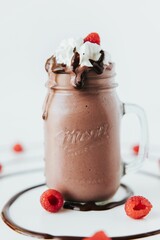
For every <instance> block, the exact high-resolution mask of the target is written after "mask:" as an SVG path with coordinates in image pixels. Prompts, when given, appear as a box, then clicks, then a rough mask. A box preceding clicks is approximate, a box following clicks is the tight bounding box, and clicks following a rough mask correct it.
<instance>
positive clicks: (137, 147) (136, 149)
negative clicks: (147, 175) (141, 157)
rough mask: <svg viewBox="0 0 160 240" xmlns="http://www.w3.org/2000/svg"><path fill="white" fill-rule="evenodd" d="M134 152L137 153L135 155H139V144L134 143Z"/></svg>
mask: <svg viewBox="0 0 160 240" xmlns="http://www.w3.org/2000/svg"><path fill="white" fill-rule="evenodd" d="M132 149H133V153H134V154H135V155H138V153H139V145H138V144H137V145H134V146H133V148H132Z"/></svg>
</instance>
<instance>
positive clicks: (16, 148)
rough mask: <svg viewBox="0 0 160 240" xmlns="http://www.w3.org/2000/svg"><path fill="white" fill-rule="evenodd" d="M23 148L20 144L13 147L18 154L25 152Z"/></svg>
mask: <svg viewBox="0 0 160 240" xmlns="http://www.w3.org/2000/svg"><path fill="white" fill-rule="evenodd" d="M23 150H24V149H23V146H22V145H21V144H20V143H17V144H15V145H14V146H13V151H14V152H16V153H20V152H23Z"/></svg>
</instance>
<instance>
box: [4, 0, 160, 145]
mask: <svg viewBox="0 0 160 240" xmlns="http://www.w3.org/2000/svg"><path fill="white" fill-rule="evenodd" d="M159 9H160V1H159V0H121V1H119V0H112V1H110V0H99V1H97V0H81V1H75V0H61V1H54V0H27V1H26V0H14V1H12V0H0V144H1V145H3V144H12V143H14V142H16V141H22V142H29V143H30V142H31V143H32V142H42V141H43V121H42V119H41V115H42V103H43V99H44V96H45V94H46V89H45V87H44V84H45V81H46V80H47V74H46V72H45V70H44V64H45V61H46V59H47V58H48V57H49V56H51V55H52V54H53V53H54V51H55V49H56V47H57V46H58V43H59V42H60V41H61V40H62V39H64V38H69V37H75V38H77V37H83V36H84V37H85V36H86V35H87V34H88V33H90V32H92V31H96V32H98V33H99V34H100V36H101V43H102V47H103V48H104V49H106V50H107V51H108V52H110V53H111V56H112V61H114V62H115V63H116V72H117V76H116V81H117V82H118V83H119V87H118V89H117V91H118V94H119V97H120V99H121V100H122V101H125V102H133V103H136V104H139V105H141V106H142V107H143V108H144V109H145V111H146V114H147V117H148V123H149V129H150V142H151V144H159V143H160V140H159V136H160V101H159V98H160V97H159V95H160V24H159V22H160V14H159ZM130 128H131V127H130ZM131 129H132V131H133V132H134V131H135V130H134V127H132V128H131Z"/></svg>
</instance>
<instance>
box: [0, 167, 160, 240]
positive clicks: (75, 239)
mask: <svg viewBox="0 0 160 240" xmlns="http://www.w3.org/2000/svg"><path fill="white" fill-rule="evenodd" d="M39 170H40V169H38V171H39ZM33 171H36V169H34V170H33ZM25 173H26V174H28V173H30V170H29V171H27V170H26V171H22V172H19V173H18V174H25ZM142 174H143V172H142ZM146 174H147V173H146ZM12 175H13V176H14V175H15V174H14V173H13V174H9V175H6V177H10V176H12ZM153 177H155V176H153ZM43 185H44V183H42V184H39V185H36V186H32V187H30V188H27V189H24V190H22V191H21V192H19V193H17V194H16V195H14V196H13V197H12V198H10V199H9V201H8V202H7V203H6V204H5V206H4V207H3V209H2V213H1V216H2V219H3V221H4V222H5V223H6V224H7V225H8V226H9V227H10V228H11V229H13V230H14V231H16V232H17V233H21V234H24V235H27V236H30V237H36V238H42V239H55V240H57V239H59V240H82V239H83V238H85V237H86V236H55V235H51V234H47V233H43V232H36V231H32V230H29V229H26V228H23V227H21V226H19V225H17V224H16V223H15V222H14V221H13V220H12V218H11V216H10V207H11V206H12V205H13V204H14V202H15V201H16V200H17V199H18V198H19V197H20V196H22V194H24V193H25V192H27V191H30V190H32V189H34V188H37V187H41V186H43ZM124 187H125V188H126V189H127V192H130V191H131V190H130V189H129V188H128V187H127V186H126V185H124ZM67 204H68V203H67ZM91 205H92V204H91ZM110 206H111V205H110ZM110 206H109V207H110ZM64 207H66V206H65V205H64ZM53 217H54V216H53ZM73 227H74V226H73ZM158 234H160V229H156V230H153V231H148V232H144V233H143V232H142V233H139V234H133V235H125V236H117V237H114V236H113V237H111V239H112V240H131V239H140V238H147V237H150V236H154V235H158Z"/></svg>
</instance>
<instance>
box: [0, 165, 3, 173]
mask: <svg viewBox="0 0 160 240" xmlns="http://www.w3.org/2000/svg"><path fill="white" fill-rule="evenodd" d="M2 169H3V166H2V164H1V163H0V173H1V172H2Z"/></svg>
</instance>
